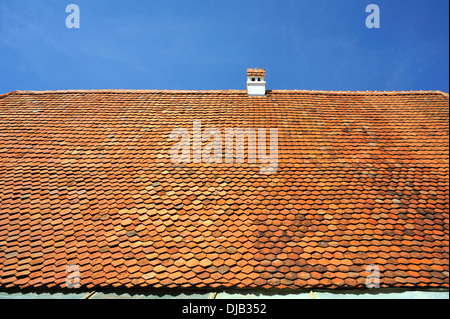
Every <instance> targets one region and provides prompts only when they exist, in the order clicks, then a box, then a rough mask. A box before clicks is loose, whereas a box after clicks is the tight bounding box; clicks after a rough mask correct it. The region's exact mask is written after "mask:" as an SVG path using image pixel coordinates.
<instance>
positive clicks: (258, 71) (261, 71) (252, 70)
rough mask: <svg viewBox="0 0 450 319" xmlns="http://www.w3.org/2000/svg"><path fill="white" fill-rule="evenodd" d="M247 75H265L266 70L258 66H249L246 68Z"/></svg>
mask: <svg viewBox="0 0 450 319" xmlns="http://www.w3.org/2000/svg"><path fill="white" fill-rule="evenodd" d="M247 76H262V77H264V76H266V70H265V69H259V68H249V69H247Z"/></svg>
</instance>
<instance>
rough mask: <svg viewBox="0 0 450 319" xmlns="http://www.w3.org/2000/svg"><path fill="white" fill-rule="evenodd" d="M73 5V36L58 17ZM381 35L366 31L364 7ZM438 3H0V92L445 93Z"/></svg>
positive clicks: (442, 16)
mask: <svg viewBox="0 0 450 319" xmlns="http://www.w3.org/2000/svg"><path fill="white" fill-rule="evenodd" d="M70 3H74V4H77V5H78V6H79V7H80V11H81V12H80V13H81V27H80V29H68V28H66V25H65V20H66V17H67V16H68V13H66V12H65V8H66V6H67V5H68V4H70ZM371 3H374V4H377V5H378V6H379V8H380V11H381V12H380V13H381V28H380V29H368V28H367V27H366V25H365V20H366V17H367V15H368V13H366V12H365V8H366V6H367V5H368V4H371ZM448 12H449V1H448V0H408V1H405V0H403V1H399V0H368V1H361V0H345V1H336V0H308V1H299V0H293V1H287V0H278V1H274V0H271V1H268V0H240V1H236V0H227V1H212V0H203V1H197V0H190V1H178V0H176V1H175V0H164V1H159V0H152V1H142V0H141V1H138V0H127V1H110V0H68V1H62V0H1V2H0V94H2V93H6V92H9V91H13V90H56V89H111V88H113V89H187V90H188V89H202V90H209V89H245V76H246V75H245V73H246V68H247V67H262V68H265V69H266V72H267V88H268V89H303V90H441V91H445V92H449V31H448V28H449V13H448Z"/></svg>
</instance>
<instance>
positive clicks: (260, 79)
mask: <svg viewBox="0 0 450 319" xmlns="http://www.w3.org/2000/svg"><path fill="white" fill-rule="evenodd" d="M247 94H248V96H265V95H266V70H264V69H247Z"/></svg>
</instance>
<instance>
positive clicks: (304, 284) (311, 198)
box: [0, 70, 449, 289]
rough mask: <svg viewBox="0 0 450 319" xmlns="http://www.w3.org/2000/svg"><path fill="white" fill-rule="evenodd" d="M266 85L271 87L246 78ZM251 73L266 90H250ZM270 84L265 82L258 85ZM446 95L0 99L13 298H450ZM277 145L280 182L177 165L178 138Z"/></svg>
mask: <svg viewBox="0 0 450 319" xmlns="http://www.w3.org/2000/svg"><path fill="white" fill-rule="evenodd" d="M249 72H250V74H252V75H255V76H256V75H258V76H261V75H262V74H261V73H260V70H249ZM255 72H256V73H255ZM258 72H259V73H258ZM448 110H449V100H448V94H445V93H442V92H429V91H423V92H422V91H420V92H331V91H324V92H322V91H299V90H298V91H282V90H274V91H268V92H267V94H266V96H264V97H259V98H258V99H257V100H256V99H254V98H249V97H248V96H247V93H246V91H240V90H229V91H157V90H96V91H16V92H11V93H9V94H5V95H1V96H0V127H1V130H0V163H1V164H0V287H2V288H15V287H22V288H24V287H30V286H31V287H40V286H41V287H42V286H44V287H55V286H56V287H60V288H64V287H66V279H67V276H68V275H69V272H66V269H67V266H69V265H77V266H78V267H79V271H80V273H81V277H80V285H81V287H89V288H92V287H96V286H98V287H126V288H132V287H154V288H175V287H186V288H187V287H197V288H200V287H210V288H217V287H230V286H235V287H261V288H289V289H291V288H313V287H314V288H316V287H324V288H343V287H346V288H349V287H351V288H358V287H364V285H365V280H366V276H367V275H368V272H367V271H366V267H367V266H368V265H370V264H377V265H378V266H379V269H380V275H381V277H380V284H381V287H406V286H416V287H448V284H449V280H448V271H449V267H448V264H449V260H448V238H449V234H448V216H449V203H448V196H449V186H448V178H449V175H448V173H449V171H448V167H449V166H448V163H449V155H448V151H449V148H448V146H449V144H448ZM194 120H201V123H202V127H203V129H205V128H218V129H219V130H222V132H223V130H224V129H225V128H233V127H242V128H260V127H262V128H278V144H279V145H278V149H279V158H278V169H277V171H276V172H275V173H274V174H269V175H262V174H259V173H260V171H259V166H258V165H256V164H254V163H251V162H249V161H248V156H245V161H244V163H225V162H222V163H192V162H191V163H182V164H180V163H172V162H171V159H170V153H169V152H170V149H171V147H172V145H173V143H174V142H173V141H171V140H170V139H169V135H170V133H171V132H172V130H173V129H174V128H182V127H185V128H187V129H188V131H190V132H192V125H193V121H194Z"/></svg>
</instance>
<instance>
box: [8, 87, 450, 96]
mask: <svg viewBox="0 0 450 319" xmlns="http://www.w3.org/2000/svg"><path fill="white" fill-rule="evenodd" d="M246 92H247V91H246V90H234V89H227V90H165V89H164V90H162V89H161V90H158V89H92V90H86V89H74V90H16V91H12V92H8V93H5V94H2V95H0V97H4V96H7V95H10V94H14V93H18V94H61V93H202V94H205V93H206V94H208V93H210V94H213V93H246ZM268 92H271V93H306V94H359V95H378V94H381V95H382V94H430V93H436V94H442V95H444V96H445V97H449V94H448V93H446V92H443V91H440V90H408V91H377V90H375V91H371V90H366V91H345V90H341V91H337V90H299V89H294V90H286V89H275V90H268Z"/></svg>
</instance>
